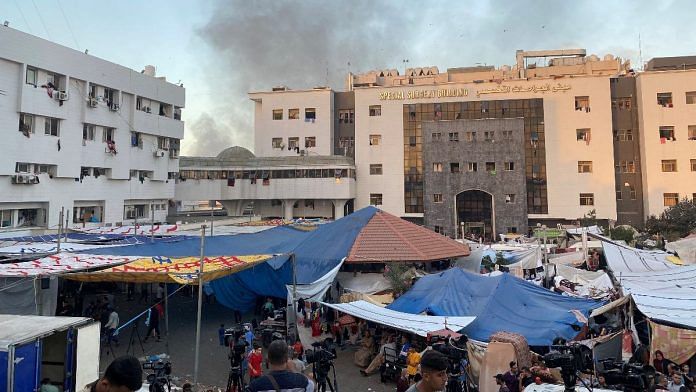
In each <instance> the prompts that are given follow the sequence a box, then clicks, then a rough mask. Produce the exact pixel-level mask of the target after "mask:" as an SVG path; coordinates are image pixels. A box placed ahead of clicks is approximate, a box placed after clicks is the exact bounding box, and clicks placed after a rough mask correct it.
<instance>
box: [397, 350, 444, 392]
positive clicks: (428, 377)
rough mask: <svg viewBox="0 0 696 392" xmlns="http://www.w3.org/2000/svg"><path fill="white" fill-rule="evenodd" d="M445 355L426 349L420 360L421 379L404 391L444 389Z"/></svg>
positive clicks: (428, 391)
mask: <svg viewBox="0 0 696 392" xmlns="http://www.w3.org/2000/svg"><path fill="white" fill-rule="evenodd" d="M448 365H449V361H448V360H447V357H446V356H445V355H444V354H442V353H441V352H439V351H435V350H428V351H426V352H425V354H423V357H422V358H421V361H420V368H421V375H422V377H423V378H422V379H421V380H420V381H418V382H417V383H415V384H413V385H411V387H410V388H409V389H407V390H406V392H437V391H444V390H445V386H446V385H447V367H448Z"/></svg>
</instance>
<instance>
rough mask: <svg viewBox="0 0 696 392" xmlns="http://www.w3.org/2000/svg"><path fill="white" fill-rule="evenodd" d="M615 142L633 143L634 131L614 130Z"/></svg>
mask: <svg viewBox="0 0 696 392" xmlns="http://www.w3.org/2000/svg"><path fill="white" fill-rule="evenodd" d="M614 141H616V142H630V141H633V130H631V129H619V130H616V129H615V130H614Z"/></svg>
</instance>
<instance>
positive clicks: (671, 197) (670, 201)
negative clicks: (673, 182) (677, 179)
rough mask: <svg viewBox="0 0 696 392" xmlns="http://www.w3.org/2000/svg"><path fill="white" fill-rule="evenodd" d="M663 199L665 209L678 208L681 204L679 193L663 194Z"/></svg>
mask: <svg viewBox="0 0 696 392" xmlns="http://www.w3.org/2000/svg"><path fill="white" fill-rule="evenodd" d="M663 199H664V202H665V203H664V204H665V207H672V206H676V205H677V204H678V203H679V194H678V193H665V194H663Z"/></svg>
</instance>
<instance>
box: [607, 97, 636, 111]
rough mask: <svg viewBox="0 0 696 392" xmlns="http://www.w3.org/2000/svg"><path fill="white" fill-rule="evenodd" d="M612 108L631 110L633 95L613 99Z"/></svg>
mask: <svg viewBox="0 0 696 392" xmlns="http://www.w3.org/2000/svg"><path fill="white" fill-rule="evenodd" d="M611 108H612V109H617V110H631V97H621V98H614V99H612V100H611Z"/></svg>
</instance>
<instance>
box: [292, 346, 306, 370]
mask: <svg viewBox="0 0 696 392" xmlns="http://www.w3.org/2000/svg"><path fill="white" fill-rule="evenodd" d="M290 363H291V364H292V367H293V369H292V370H293V371H294V372H295V373H304V371H305V369H307V365H305V363H304V362H303V361H302V360H301V359H300V354H298V353H297V352H296V351H293V352H292V360H291V361H290Z"/></svg>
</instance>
